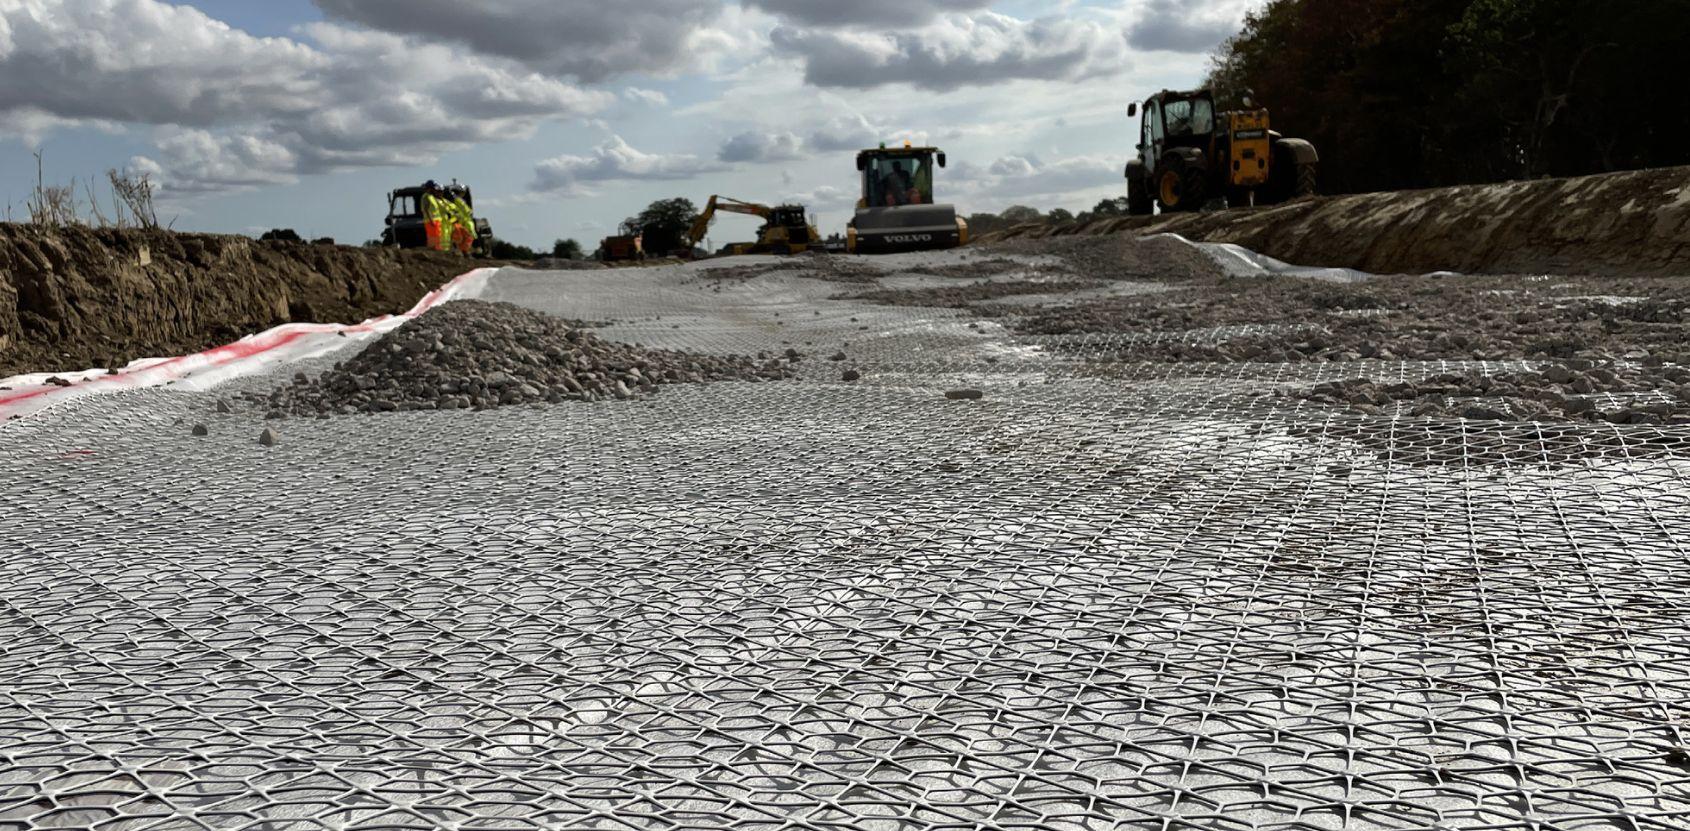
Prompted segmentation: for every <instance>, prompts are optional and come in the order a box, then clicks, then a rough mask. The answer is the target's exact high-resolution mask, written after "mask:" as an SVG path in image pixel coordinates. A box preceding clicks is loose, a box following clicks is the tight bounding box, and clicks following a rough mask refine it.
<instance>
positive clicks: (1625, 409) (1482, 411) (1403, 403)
mask: <svg viewBox="0 0 1690 831" xmlns="http://www.w3.org/2000/svg"><path fill="white" fill-rule="evenodd" d="M1290 395H1292V396H1293V397H1296V398H1301V399H1303V400H1307V401H1313V402H1316V403H1321V404H1332V405H1340V406H1347V407H1348V408H1349V409H1350V410H1351V411H1353V412H1357V413H1362V414H1367V415H1380V414H1385V413H1406V414H1407V415H1411V416H1428V417H1435V418H1465V419H1472V420H1483V421H1538V422H1607V423H1610V424H1639V425H1660V424H1675V425H1676V424H1690V369H1685V368H1683V367H1678V366H1672V367H1662V366H1653V367H1649V366H1627V365H1608V366H1591V365H1588V364H1577V365H1572V366H1561V365H1557V366H1551V367H1548V368H1546V369H1543V370H1542V371H1538V372H1517V373H1503V374H1496V375H1484V374H1481V373H1477V372H1467V373H1446V374H1443V375H1437V376H1434V377H1431V378H1428V379H1426V380H1423V381H1419V382H1402V383H1378V382H1374V381H1369V380H1366V379H1362V378H1355V379H1349V380H1343V381H1332V382H1328V383H1324V384H1319V385H1317V386H1315V387H1313V388H1312V389H1309V390H1306V391H1301V392H1296V393H1291V394H1290ZM1604 395H1606V396H1611V398H1610V400H1612V401H1618V402H1620V403H1621V405H1620V406H1618V407H1614V406H1611V405H1610V406H1607V407H1604V406H1602V404H1601V402H1600V401H1599V398H1601V397H1602V396H1604Z"/></svg>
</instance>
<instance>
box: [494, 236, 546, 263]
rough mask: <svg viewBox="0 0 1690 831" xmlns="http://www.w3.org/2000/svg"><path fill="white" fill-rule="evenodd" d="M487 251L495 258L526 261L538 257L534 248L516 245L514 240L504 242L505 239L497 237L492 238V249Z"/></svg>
mask: <svg viewBox="0 0 1690 831" xmlns="http://www.w3.org/2000/svg"><path fill="white" fill-rule="evenodd" d="M488 253H489V254H491V255H492V257H493V259H495V260H512V261H527V260H537V259H539V258H540V255H539V254H537V253H535V251H534V249H532V248H529V247H528V246H526V245H517V244H516V243H514V242H506V241H505V240H502V239H499V238H497V237H495V238H494V239H493V249H492V250H491V251H489V252H488Z"/></svg>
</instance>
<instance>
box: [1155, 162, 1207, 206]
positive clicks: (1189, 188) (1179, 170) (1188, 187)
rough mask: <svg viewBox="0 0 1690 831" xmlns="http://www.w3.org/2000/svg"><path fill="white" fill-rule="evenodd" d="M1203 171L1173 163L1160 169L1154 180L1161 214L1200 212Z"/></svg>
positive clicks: (1202, 196)
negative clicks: (1160, 205)
mask: <svg viewBox="0 0 1690 831" xmlns="http://www.w3.org/2000/svg"><path fill="white" fill-rule="evenodd" d="M1203 185H1204V182H1203V171H1202V170H1200V169H1198V168H1195V167H1192V166H1191V165H1187V164H1185V163H1184V162H1175V163H1174V164H1171V165H1167V166H1165V167H1164V168H1163V169H1162V173H1161V175H1160V176H1158V177H1157V179H1156V198H1157V201H1158V202H1161V203H1162V212H1163V213H1174V212H1176V211H1197V210H1202V208H1203V200H1204V198H1205V197H1204V193H1203V190H1204V187H1203Z"/></svg>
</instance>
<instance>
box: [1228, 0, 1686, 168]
mask: <svg viewBox="0 0 1690 831" xmlns="http://www.w3.org/2000/svg"><path fill="white" fill-rule="evenodd" d="M1687 39H1690V0H1270V2H1269V3H1268V4H1267V5H1266V6H1264V7H1262V8H1261V9H1259V10H1258V11H1256V12H1254V13H1252V14H1250V15H1249V16H1248V17H1247V19H1246V21H1245V24H1244V28H1243V30H1242V31H1241V32H1240V33H1239V34H1238V35H1237V36H1236V37H1234V38H1232V39H1231V40H1230V41H1228V42H1227V43H1226V44H1225V45H1224V46H1222V47H1221V49H1220V50H1219V51H1218V52H1217V54H1216V55H1215V57H1214V64H1213V69H1212V71H1211V73H1210V76H1209V79H1208V82H1209V85H1210V86H1211V87H1212V88H1213V89H1214V90H1215V92H1216V95H1217V97H1218V98H1219V99H1220V103H1221V104H1223V105H1227V106H1232V105H1236V104H1238V103H1239V102H1240V101H1241V99H1242V98H1243V97H1244V96H1245V95H1247V94H1248V95H1250V96H1252V97H1253V98H1254V100H1255V101H1256V102H1257V103H1258V104H1259V105H1261V106H1266V107H1268V108H1269V109H1270V110H1271V111H1272V113H1273V123H1274V126H1275V127H1276V128H1277V129H1279V130H1280V131H1282V132H1284V133H1285V134H1286V135H1295V136H1300V137H1303V138H1307V139H1309V140H1311V141H1313V142H1314V143H1315V146H1316V147H1317V148H1318V149H1319V151H1320V155H1321V180H1322V190H1324V191H1327V192H1340V193H1342V192H1359V191H1372V190H1396V189H1404V188H1417V187H1429V186H1439V185H1452V184H1470V183H1485V182H1496V181H1503V180H1507V179H1520V178H1537V177H1543V176H1576V175H1583V174H1589V173H1602V172H1609V171H1616V170H1629V169H1638V168H1645V167H1660V166H1670V165H1681V164H1690V143H1687V142H1686V140H1685V139H1686V136H1687V135H1690V107H1685V106H1684V102H1685V101H1686V100H1690V95H1687V93H1686V90H1685V83H1686V80H1685V79H1686V78H1690V48H1686V43H1687V42H1690V41H1687Z"/></svg>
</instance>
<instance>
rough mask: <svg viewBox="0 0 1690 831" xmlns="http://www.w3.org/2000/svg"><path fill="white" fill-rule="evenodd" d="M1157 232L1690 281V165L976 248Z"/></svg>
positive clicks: (1299, 250)
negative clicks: (1681, 277) (1678, 277)
mask: <svg viewBox="0 0 1690 831" xmlns="http://www.w3.org/2000/svg"><path fill="white" fill-rule="evenodd" d="M1162 232H1169V233H1176V234H1180V235H1182V236H1184V237H1186V238H1188V239H1192V240H1197V241H1201V242H1227V243H1235V244H1237V245H1241V246H1244V247H1245V248H1248V249H1250V250H1252V251H1256V252H1259V253H1262V254H1266V255H1268V256H1270V257H1274V258H1276V259H1280V260H1284V261H1286V262H1290V263H1296V264H1298V265H1309V266H1329V267H1342V268H1355V269H1361V270H1363V271H1370V272H1374V273H1379V274H1393V273H1424V272H1431V271H1462V272H1469V273H1556V274H1593V275H1639V276H1643V275H1657V274H1675V275H1690V167H1676V168H1663V169H1657V170H1641V171H1633V172H1627V173H1613V174H1607V175H1601V176H1584V177H1579V178H1574V179H1542V180H1536V181H1529V182H1506V183H1502V184H1496V185H1471V186H1464V187H1451V188H1436V189H1431V190H1418V191H1399V192H1392V193H1364V194H1355V195H1351V196H1332V197H1317V198H1313V199H1304V200H1300V201H1297V202H1293V203H1289V204H1285V205H1278V206H1274V207H1271V208H1256V209H1241V210H1228V211H1215V212H1209V213H1198V214H1175V215H1171V216H1155V217H1131V218H1119V219H1107V220H1098V221H1095V222H1091V223H1086V224H1083V225H1082V224H1076V223H1069V224H1037V223H1035V224H1028V225H1021V226H1017V227H1015V228H1011V229H1008V230H1006V231H1001V232H998V233H994V234H988V235H985V236H983V237H982V241H988V242H989V241H992V240H1003V239H1016V238H1028V237H1034V238H1037V237H1052V236H1071V235H1103V234H1118V233H1135V234H1153V233H1162Z"/></svg>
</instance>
